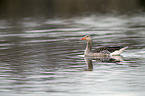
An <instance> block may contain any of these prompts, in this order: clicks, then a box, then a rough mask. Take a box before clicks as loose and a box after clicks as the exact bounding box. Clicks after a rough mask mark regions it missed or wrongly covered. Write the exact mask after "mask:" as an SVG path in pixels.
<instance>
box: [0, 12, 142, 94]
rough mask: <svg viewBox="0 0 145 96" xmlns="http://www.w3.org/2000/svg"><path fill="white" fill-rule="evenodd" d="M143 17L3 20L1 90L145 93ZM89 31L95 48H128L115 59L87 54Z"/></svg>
mask: <svg viewBox="0 0 145 96" xmlns="http://www.w3.org/2000/svg"><path fill="white" fill-rule="evenodd" d="M144 17H145V14H136V15H131V16H129V15H107V14H106V15H89V16H80V17H79V16H77V17H73V18H68V19H63V18H53V19H45V20H43V21H42V22H39V20H36V19H33V18H23V19H19V20H5V19H2V20H0V57H1V58H0V81H1V82H0V95H1V96H42V95H43V96H144V94H145V19H144ZM40 21H41V20H40ZM85 35H91V36H92V38H93V41H94V47H99V46H117V45H121V46H128V49H126V50H125V51H124V52H123V53H122V54H121V56H116V57H112V58H113V59H112V58H99V57H98V58H86V57H85V56H84V50H85V46H86V42H84V41H81V40H80V39H81V38H82V37H84V36H85Z"/></svg>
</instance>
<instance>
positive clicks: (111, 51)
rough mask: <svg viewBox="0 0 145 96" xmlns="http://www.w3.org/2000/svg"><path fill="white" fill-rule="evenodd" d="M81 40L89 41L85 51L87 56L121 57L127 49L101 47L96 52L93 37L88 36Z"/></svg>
mask: <svg viewBox="0 0 145 96" xmlns="http://www.w3.org/2000/svg"><path fill="white" fill-rule="evenodd" d="M80 40H85V41H87V46H86V49H85V52H84V54H85V56H110V55H112V56H114V55H120V54H121V53H122V52H123V51H124V50H125V49H126V48H128V47H122V46H111V47H100V48H97V49H95V50H92V38H91V36H88V35H86V36H85V37H83V38H82V39H80Z"/></svg>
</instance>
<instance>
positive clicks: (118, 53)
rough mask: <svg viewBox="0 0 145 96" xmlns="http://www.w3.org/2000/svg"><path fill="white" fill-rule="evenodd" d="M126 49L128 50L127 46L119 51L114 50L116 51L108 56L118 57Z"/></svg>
mask: <svg viewBox="0 0 145 96" xmlns="http://www.w3.org/2000/svg"><path fill="white" fill-rule="evenodd" d="M127 48H128V46H126V47H123V48H121V49H119V50H116V51H114V52H112V53H110V55H112V56H115V55H120V54H121V53H122V52H123V51H124V50H125V49H127Z"/></svg>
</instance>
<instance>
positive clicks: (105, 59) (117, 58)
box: [84, 56, 124, 71]
mask: <svg viewBox="0 0 145 96" xmlns="http://www.w3.org/2000/svg"><path fill="white" fill-rule="evenodd" d="M84 59H85V61H86V64H87V66H88V68H87V69H84V70H85V71H93V64H92V60H96V61H97V62H99V61H101V62H108V63H117V62H121V61H124V59H123V57H122V56H105V57H104V56H102V57H85V58H84Z"/></svg>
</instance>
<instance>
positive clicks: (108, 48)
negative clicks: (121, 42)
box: [94, 46, 123, 53]
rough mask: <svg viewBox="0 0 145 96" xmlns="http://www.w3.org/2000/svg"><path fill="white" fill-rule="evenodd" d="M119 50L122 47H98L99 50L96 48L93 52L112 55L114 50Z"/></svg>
mask: <svg viewBox="0 0 145 96" xmlns="http://www.w3.org/2000/svg"><path fill="white" fill-rule="evenodd" d="M121 48H123V46H109V47H99V48H96V49H95V50H94V51H95V52H97V53H100V52H104V51H107V52H110V53H112V52H114V51H116V50H120V49H121Z"/></svg>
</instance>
